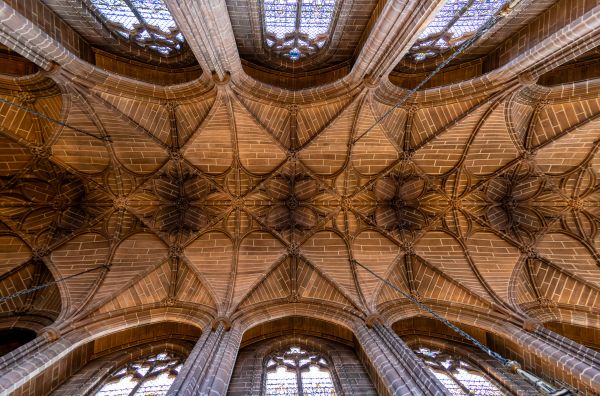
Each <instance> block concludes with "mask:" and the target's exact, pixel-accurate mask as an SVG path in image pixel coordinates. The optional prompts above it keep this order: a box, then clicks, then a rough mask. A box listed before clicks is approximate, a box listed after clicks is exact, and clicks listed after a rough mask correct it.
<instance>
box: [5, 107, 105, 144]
mask: <svg viewBox="0 0 600 396" xmlns="http://www.w3.org/2000/svg"><path fill="white" fill-rule="evenodd" d="M0 102H2V103H6V104H7V105H10V106H14V107H16V108H18V109H21V110H24V111H26V112H28V113H30V114H33V115H35V116H37V117H40V118H43V119H45V120H46V121H50V122H53V123H55V124H58V125H60V126H62V127H64V128H68V129H71V130H73V131H75V132H79V133H82V134H84V135H87V136H89V137H92V138H94V139H98V140H103V141H106V142H111V141H112V140H111V139H110V136H96V135H94V134H93V133H91V132H86V131H84V130H83V129H79V128H77V127H74V126H71V125H69V124H67V123H64V122H62V121H59V120H57V119H55V118H52V117H50V116H47V115H46V114H44V113H40V112H39V111H36V110H33V109H30V108H28V107H25V106H22V105H20V104H18V103H15V102H11V101H10V100H7V99H4V98H2V97H0Z"/></svg>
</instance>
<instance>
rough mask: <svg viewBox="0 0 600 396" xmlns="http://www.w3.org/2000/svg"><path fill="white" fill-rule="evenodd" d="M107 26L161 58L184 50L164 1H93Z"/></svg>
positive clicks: (180, 37)
mask: <svg viewBox="0 0 600 396" xmlns="http://www.w3.org/2000/svg"><path fill="white" fill-rule="evenodd" d="M90 1H91V2H92V4H93V5H94V7H95V8H96V10H97V11H98V12H99V13H100V15H101V16H102V18H103V19H104V21H105V23H106V26H107V27H108V28H109V29H111V30H112V31H114V32H116V33H117V34H119V35H121V36H122V37H124V38H126V39H128V40H130V41H133V42H134V43H136V44H138V45H140V46H142V47H145V48H149V49H151V50H153V51H156V52H158V53H160V54H161V55H170V54H173V53H175V52H178V51H179V50H181V46H182V44H183V42H184V40H183V35H182V34H181V33H180V32H179V28H177V25H176V24H175V21H174V20H173V17H172V16H171V13H170V12H169V10H168V9H167V6H165V3H164V2H163V0H90Z"/></svg>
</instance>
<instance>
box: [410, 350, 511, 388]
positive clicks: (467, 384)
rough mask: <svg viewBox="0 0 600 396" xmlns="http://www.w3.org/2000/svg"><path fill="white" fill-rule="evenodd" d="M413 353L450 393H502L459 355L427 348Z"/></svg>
mask: <svg viewBox="0 0 600 396" xmlns="http://www.w3.org/2000/svg"><path fill="white" fill-rule="evenodd" d="M415 353H416V354H417V356H419V357H420V358H421V359H422V360H423V361H424V362H425V364H426V365H427V367H428V368H429V370H431V372H432V373H433V374H434V375H435V376H436V377H437V379H438V380H440V382H441V383H442V384H443V385H444V386H445V387H446V388H447V389H448V391H449V392H450V394H452V395H482V396H502V395H504V393H503V392H502V391H501V390H500V389H499V388H498V387H497V386H496V385H494V383H492V382H491V381H490V380H489V379H487V378H486V376H485V375H484V374H483V373H482V372H481V370H479V369H478V368H476V367H475V366H473V365H471V364H470V363H467V362H465V361H464V360H463V359H461V358H460V357H457V356H452V355H449V354H447V353H443V352H441V351H437V350H432V349H428V348H419V349H417V350H415Z"/></svg>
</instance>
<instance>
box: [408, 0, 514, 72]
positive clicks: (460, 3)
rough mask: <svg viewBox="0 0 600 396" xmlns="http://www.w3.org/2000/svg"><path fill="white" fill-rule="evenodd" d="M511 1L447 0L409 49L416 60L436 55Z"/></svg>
mask: <svg viewBox="0 0 600 396" xmlns="http://www.w3.org/2000/svg"><path fill="white" fill-rule="evenodd" d="M507 1H508V0H475V1H471V0H447V1H446V3H444V5H443V6H442V8H441V9H440V11H439V12H438V13H437V14H436V16H435V18H434V19H433V20H432V21H431V22H430V23H429V25H427V27H426V28H425V30H424V31H423V32H422V33H421V35H420V36H419V38H418V39H417V42H416V43H415V44H414V45H413V46H412V48H411V49H410V50H409V54H410V56H411V57H412V59H413V60H414V61H422V60H425V59H428V58H433V57H435V56H437V55H440V54H442V53H444V52H446V51H447V50H449V49H451V48H453V47H456V46H459V45H460V44H462V43H463V42H464V41H465V40H467V39H468V38H469V37H471V36H472V35H473V34H474V33H475V32H476V31H477V30H479V28H480V27H481V26H482V25H483V24H484V23H485V22H486V21H487V20H488V19H489V18H490V17H491V16H493V15H495V14H496V13H497V12H498V11H499V10H500V8H501V7H502V6H503V5H504V4H505V3H506V2H507Z"/></svg>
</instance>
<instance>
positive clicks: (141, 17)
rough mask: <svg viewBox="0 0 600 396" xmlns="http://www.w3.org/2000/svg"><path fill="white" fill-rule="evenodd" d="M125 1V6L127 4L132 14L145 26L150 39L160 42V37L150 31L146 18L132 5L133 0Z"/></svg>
mask: <svg viewBox="0 0 600 396" xmlns="http://www.w3.org/2000/svg"><path fill="white" fill-rule="evenodd" d="M123 1H124V2H125V4H127V7H129V9H130V10H131V12H133V15H135V17H136V18H137V19H138V20H139V21H140V22H141V23H142V25H144V28H145V29H146V31H147V32H148V34H150V37H152V40H154V41H155V42H158V37H157V36H156V34H154V33H153V32H152V30H151V29H149V27H150V24H149V23H148V22H147V21H146V18H144V16H143V15H142V14H140V12H139V11H138V9H137V7H135V6H134V5H133V4H131V0H123Z"/></svg>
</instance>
